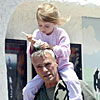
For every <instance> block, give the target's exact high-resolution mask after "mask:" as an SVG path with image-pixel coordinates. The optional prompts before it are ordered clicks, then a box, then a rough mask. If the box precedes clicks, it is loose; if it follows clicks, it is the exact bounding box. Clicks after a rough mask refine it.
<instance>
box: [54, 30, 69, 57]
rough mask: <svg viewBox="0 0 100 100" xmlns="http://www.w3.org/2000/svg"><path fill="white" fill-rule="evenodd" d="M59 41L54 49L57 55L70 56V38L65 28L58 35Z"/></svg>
mask: <svg viewBox="0 0 100 100" xmlns="http://www.w3.org/2000/svg"><path fill="white" fill-rule="evenodd" d="M57 41H58V43H57V45H55V46H54V48H53V50H54V53H55V55H56V56H57V57H64V58H65V57H69V56H70V39H69V36H68V34H67V32H66V31H65V30H63V31H62V32H61V33H60V35H59V36H58V40H57Z"/></svg>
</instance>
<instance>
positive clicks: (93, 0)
mask: <svg viewBox="0 0 100 100" xmlns="http://www.w3.org/2000/svg"><path fill="white" fill-rule="evenodd" d="M58 1H61V2H62V1H68V2H75V3H78V4H80V5H86V4H94V5H97V6H100V0H58Z"/></svg>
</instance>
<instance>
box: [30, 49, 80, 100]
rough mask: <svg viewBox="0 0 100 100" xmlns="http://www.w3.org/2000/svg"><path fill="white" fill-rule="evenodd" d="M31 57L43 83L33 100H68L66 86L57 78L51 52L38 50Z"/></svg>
mask: <svg viewBox="0 0 100 100" xmlns="http://www.w3.org/2000/svg"><path fill="white" fill-rule="evenodd" d="M31 57H32V63H33V65H34V68H35V71H36V72H37V74H38V75H39V76H40V78H41V79H42V80H43V81H44V84H43V85H42V86H41V88H40V90H39V91H38V93H37V94H36V97H35V100H68V98H69V97H68V90H67V86H66V85H65V83H64V82H63V80H62V79H61V78H60V76H59V73H58V63H57V60H56V59H55V56H54V53H53V51H52V50H40V51H37V52H35V53H33V54H32V55H31ZM74 100H75V99H74ZM81 100H82V99H81Z"/></svg>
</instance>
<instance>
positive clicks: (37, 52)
mask: <svg viewBox="0 0 100 100" xmlns="http://www.w3.org/2000/svg"><path fill="white" fill-rule="evenodd" d="M46 53H49V54H50V55H51V56H52V57H53V58H54V59H56V58H55V54H54V52H53V51H52V50H50V49H45V50H39V51H36V52H34V53H33V54H32V55H31V59H32V58H33V57H43V55H45V54H46Z"/></svg>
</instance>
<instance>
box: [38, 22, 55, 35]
mask: <svg viewBox="0 0 100 100" xmlns="http://www.w3.org/2000/svg"><path fill="white" fill-rule="evenodd" d="M55 25H56V24H54V23H50V22H44V21H41V20H38V27H39V30H40V31H41V32H42V33H44V34H46V35H50V34H51V33H52V32H53V29H54V27H55Z"/></svg>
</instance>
